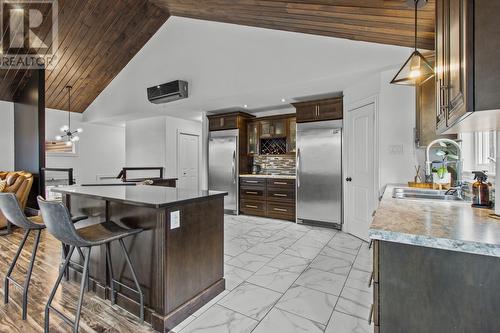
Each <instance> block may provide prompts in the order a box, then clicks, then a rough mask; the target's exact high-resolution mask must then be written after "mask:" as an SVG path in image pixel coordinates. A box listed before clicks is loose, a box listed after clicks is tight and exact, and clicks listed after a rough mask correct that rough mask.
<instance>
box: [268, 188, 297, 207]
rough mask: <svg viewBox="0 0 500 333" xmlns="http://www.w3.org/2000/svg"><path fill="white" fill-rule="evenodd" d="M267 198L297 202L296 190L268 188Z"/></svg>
mask: <svg viewBox="0 0 500 333" xmlns="http://www.w3.org/2000/svg"><path fill="white" fill-rule="evenodd" d="M267 200H269V201H279V202H286V203H291V204H294V203H295V190H287V189H279V188H268V189H267Z"/></svg>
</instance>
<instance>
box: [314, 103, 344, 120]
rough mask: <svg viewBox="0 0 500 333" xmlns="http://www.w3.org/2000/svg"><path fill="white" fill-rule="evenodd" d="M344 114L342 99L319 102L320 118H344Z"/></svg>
mask: <svg viewBox="0 0 500 333" xmlns="http://www.w3.org/2000/svg"><path fill="white" fill-rule="evenodd" d="M342 115H343V103H342V99H338V100H331V101H325V102H320V103H318V120H337V119H342Z"/></svg>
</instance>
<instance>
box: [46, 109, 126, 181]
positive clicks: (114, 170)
mask: <svg viewBox="0 0 500 333" xmlns="http://www.w3.org/2000/svg"><path fill="white" fill-rule="evenodd" d="M45 116H46V118H45V126H46V134H45V136H46V140H54V138H55V136H56V135H59V134H60V131H59V128H60V127H62V126H63V125H67V124H68V113H67V112H65V111H60V110H53V109H46V114H45ZM71 127H72V129H73V128H75V129H76V128H78V127H81V128H82V129H83V133H80V134H79V136H80V141H79V142H78V143H77V146H76V153H77V154H76V155H75V156H56V155H54V154H47V160H46V166H47V167H53V168H73V169H74V175H75V178H76V180H77V183H86V182H93V181H95V180H96V179H97V176H98V175H115V176H116V175H117V174H118V172H119V171H120V170H121V168H122V167H123V166H125V129H124V128H123V127H120V126H117V127H115V126H107V125H96V124H89V123H84V122H82V115H81V114H77V113H72V114H71Z"/></svg>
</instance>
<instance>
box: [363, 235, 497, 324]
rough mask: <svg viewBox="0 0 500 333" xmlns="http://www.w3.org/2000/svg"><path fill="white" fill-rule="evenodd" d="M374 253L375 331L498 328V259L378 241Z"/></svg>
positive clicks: (372, 316) (373, 318)
mask: <svg viewBox="0 0 500 333" xmlns="http://www.w3.org/2000/svg"><path fill="white" fill-rule="evenodd" d="M373 256H374V258H373V266H374V267H373V275H372V277H373V297H374V298H373V306H372V313H371V314H370V317H371V319H372V321H373V323H374V325H375V329H374V331H375V332H380V333H392V332H405V333H421V332H426V333H441V332H500V320H498V312H499V311H500V286H499V284H498V276H500V258H498V257H494V256H485V255H478V254H470V253H463V252H459V251H449V250H443V249H436V248H429V247H423V246H416V245H407V244H401V243H395V242H386V241H378V240H377V241H374V243H373ZM367 315H368V314H367Z"/></svg>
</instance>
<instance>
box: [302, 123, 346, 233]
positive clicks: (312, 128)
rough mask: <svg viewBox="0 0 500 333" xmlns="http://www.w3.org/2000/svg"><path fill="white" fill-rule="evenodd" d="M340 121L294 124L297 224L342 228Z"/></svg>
mask: <svg viewBox="0 0 500 333" xmlns="http://www.w3.org/2000/svg"><path fill="white" fill-rule="evenodd" d="M342 183H343V182H342V120H333V121H320V122H311V123H301V124H297V181H296V184H297V223H305V224H313V225H321V226H327V227H332V228H337V229H341V228H342V220H343V214H342Z"/></svg>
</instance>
